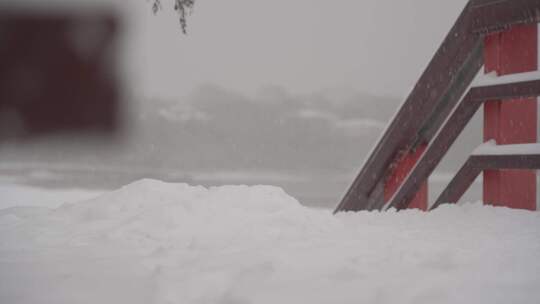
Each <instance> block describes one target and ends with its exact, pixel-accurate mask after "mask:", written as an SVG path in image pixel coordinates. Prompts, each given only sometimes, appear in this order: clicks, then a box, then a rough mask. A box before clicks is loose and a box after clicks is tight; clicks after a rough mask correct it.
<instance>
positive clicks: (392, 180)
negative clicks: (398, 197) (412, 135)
mask: <svg viewBox="0 0 540 304" xmlns="http://www.w3.org/2000/svg"><path fill="white" fill-rule="evenodd" d="M426 147H427V145H422V146H420V147H419V148H417V149H416V151H414V152H413V153H407V154H406V155H404V156H403V157H402V158H401V159H400V160H399V161H398V163H397V164H396V166H395V167H394V168H392V173H391V174H390V177H389V178H388V179H387V180H386V182H385V185H384V201H385V202H388V201H390V199H391V198H392V196H393V195H394V193H395V192H396V191H397V190H398V189H399V187H400V186H401V184H402V183H403V181H404V180H405V179H406V178H407V175H409V173H410V171H411V170H412V169H413V168H414V166H415V165H416V162H417V161H418V160H419V159H420V158H421V157H422V154H423V153H424V151H425V150H426ZM427 205H428V184H427V181H424V183H422V185H421V186H420V188H419V189H418V190H417V191H416V194H414V196H413V197H412V199H411V200H410V203H409V208H414V209H420V210H424V211H425V210H427Z"/></svg>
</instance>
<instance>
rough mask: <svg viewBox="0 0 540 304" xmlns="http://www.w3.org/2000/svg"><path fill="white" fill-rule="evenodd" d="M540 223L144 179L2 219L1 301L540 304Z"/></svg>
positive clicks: (470, 211)
mask: <svg viewBox="0 0 540 304" xmlns="http://www.w3.org/2000/svg"><path fill="white" fill-rule="evenodd" d="M539 286H540V214H539V213H537V212H529V211H522V210H511V209H506V208H494V207H485V206H482V205H481V204H466V205H463V206H441V207H440V208H438V209H437V210H435V211H433V212H430V213H424V212H420V211H413V210H408V211H403V212H395V211H393V212H382V213H381V212H372V213H368V212H360V213H343V214H338V215H337V216H333V215H332V214H331V210H326V209H311V208H307V207H304V206H302V205H300V204H299V203H298V202H297V201H296V200H295V199H294V198H292V197H290V196H288V195H287V194H286V193H285V192H284V191H283V190H281V189H280V188H276V187H271V186H252V187H248V186H223V187H214V188H204V187H200V186H198V187H193V186H189V185H186V184H167V183H163V182H160V181H155V180H142V181H139V182H136V183H133V184H130V185H128V186H125V187H123V188H121V189H119V190H116V191H113V192H110V193H106V194H103V195H101V196H99V197H97V198H94V199H91V200H87V201H82V202H77V203H69V204H64V205H62V206H60V207H59V208H56V209H48V208H44V207H13V208H8V209H3V210H0V303H11V304H17V303H51V304H53V303H54V304H62V303H115V304H118V303H129V304H134V303H221V304H234V303H238V304H248V303H272V304H275V303H295V304H297V303H355V304H357V303H415V304H418V303H429V304H432V303H490V304H493V303H505V304H506V303H538V299H540V288H538V287H539Z"/></svg>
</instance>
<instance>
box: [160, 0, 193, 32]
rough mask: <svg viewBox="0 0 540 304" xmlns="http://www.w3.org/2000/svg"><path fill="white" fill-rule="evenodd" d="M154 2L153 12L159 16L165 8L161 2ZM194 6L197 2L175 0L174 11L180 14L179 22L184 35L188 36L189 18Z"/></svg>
mask: <svg viewBox="0 0 540 304" xmlns="http://www.w3.org/2000/svg"><path fill="white" fill-rule="evenodd" d="M152 2H153V3H152V12H153V13H154V14H157V13H158V12H159V11H160V10H161V9H162V8H163V7H162V5H161V0H152ZM194 4H195V0H174V10H175V11H176V12H177V13H178V21H180V26H181V28H182V32H183V33H184V34H187V16H188V15H189V14H190V13H191V11H192V10H193V5H194Z"/></svg>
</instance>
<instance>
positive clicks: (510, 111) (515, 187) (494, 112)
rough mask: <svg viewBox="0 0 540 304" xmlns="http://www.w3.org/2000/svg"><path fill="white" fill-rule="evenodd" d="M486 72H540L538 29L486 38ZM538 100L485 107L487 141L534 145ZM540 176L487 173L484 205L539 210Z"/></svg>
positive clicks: (532, 27)
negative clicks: (539, 188)
mask: <svg viewBox="0 0 540 304" xmlns="http://www.w3.org/2000/svg"><path fill="white" fill-rule="evenodd" d="M485 45H486V48H485V71H486V72H491V71H495V72H496V73H497V74H498V75H507V74H515V73H521V72H528V71H535V70H537V69H538V26H537V25H536V24H535V25H527V26H516V27H514V28H512V29H511V30H509V31H506V32H501V33H497V34H493V35H490V36H488V37H486V41H485ZM537 107H538V103H537V101H536V98H532V99H525V100H513V101H507V102H501V101H497V100H494V101H490V102H488V103H486V104H485V106H484V140H485V141H488V140H491V139H495V140H496V142H497V143H498V144H517V143H534V142H536V140H537V121H538V120H537V119H538V117H537V116H538V114H537V113H538V108H537ZM536 191H537V190H536V174H535V173H534V172H532V171H515V170H486V171H485V172H484V185H483V197H484V202H486V203H489V204H494V205H504V206H508V207H513V208H523V209H534V208H536Z"/></svg>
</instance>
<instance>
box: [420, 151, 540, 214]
mask: <svg viewBox="0 0 540 304" xmlns="http://www.w3.org/2000/svg"><path fill="white" fill-rule="evenodd" d="M486 169H496V170H498V169H540V151H538V152H537V153H527V154H493V155H472V156H471V157H469V159H468V160H467V162H465V164H464V165H463V167H461V169H460V170H459V172H458V174H456V176H455V177H454V178H453V179H452V181H451V182H450V184H448V186H447V187H446V189H445V190H444V191H443V192H442V193H441V195H440V196H439V198H438V199H437V200H436V201H435V204H433V206H432V207H431V208H430V210H433V209H435V208H437V207H439V206H440V205H442V204H454V203H457V202H458V201H459V200H460V199H461V197H462V196H463V194H464V193H465V191H467V189H468V188H469V187H470V186H471V184H472V183H473V182H474V180H475V179H476V177H478V174H480V172H482V171H483V170H486Z"/></svg>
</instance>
